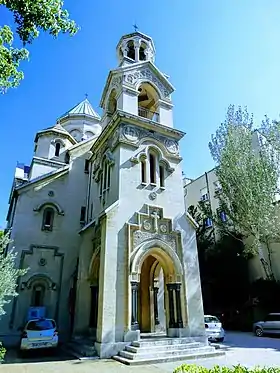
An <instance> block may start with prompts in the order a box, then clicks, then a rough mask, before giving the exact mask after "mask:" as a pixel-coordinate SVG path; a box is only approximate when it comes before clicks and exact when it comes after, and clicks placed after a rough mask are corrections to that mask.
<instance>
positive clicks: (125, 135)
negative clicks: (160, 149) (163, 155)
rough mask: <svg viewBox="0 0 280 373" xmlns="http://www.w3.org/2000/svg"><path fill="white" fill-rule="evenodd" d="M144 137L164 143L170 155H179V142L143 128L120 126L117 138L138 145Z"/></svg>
mask: <svg viewBox="0 0 280 373" xmlns="http://www.w3.org/2000/svg"><path fill="white" fill-rule="evenodd" d="M145 137H147V138H153V139H155V140H157V141H159V142H160V143H161V144H164V147H165V149H166V151H167V152H168V153H169V154H170V155H172V156H179V144H178V142H177V141H175V140H172V139H168V138H166V137H165V136H161V135H159V134H157V133H152V132H149V131H146V130H144V129H138V128H137V127H135V126H132V125H125V126H123V127H122V129H121V133H120V136H119V140H120V141H125V142H128V143H130V144H135V145H138V144H139V142H140V141H141V140H142V139H144V138H145Z"/></svg>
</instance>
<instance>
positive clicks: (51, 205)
mask: <svg viewBox="0 0 280 373" xmlns="http://www.w3.org/2000/svg"><path fill="white" fill-rule="evenodd" d="M46 206H50V207H53V208H54V209H55V210H56V212H57V214H58V215H61V216H64V211H63V209H62V208H61V207H60V206H59V204H58V203H56V202H53V201H45V202H43V203H40V205H38V206H37V207H34V209H33V211H34V212H39V211H41V210H42V209H43V208H44V207H46Z"/></svg>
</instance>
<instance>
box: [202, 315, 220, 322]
mask: <svg viewBox="0 0 280 373" xmlns="http://www.w3.org/2000/svg"><path fill="white" fill-rule="evenodd" d="M204 322H206V323H211V322H220V320H219V319H218V318H217V317H216V316H205V317H204Z"/></svg>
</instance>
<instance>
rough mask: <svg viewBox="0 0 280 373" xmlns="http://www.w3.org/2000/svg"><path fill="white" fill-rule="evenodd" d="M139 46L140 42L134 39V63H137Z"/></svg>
mask: <svg viewBox="0 0 280 373" xmlns="http://www.w3.org/2000/svg"><path fill="white" fill-rule="evenodd" d="M140 45H141V40H140V39H135V40H134V49H135V62H139V51H140Z"/></svg>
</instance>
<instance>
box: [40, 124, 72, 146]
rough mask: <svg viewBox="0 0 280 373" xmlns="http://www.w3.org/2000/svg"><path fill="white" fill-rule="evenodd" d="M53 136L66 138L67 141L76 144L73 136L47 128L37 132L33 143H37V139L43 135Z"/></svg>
mask: <svg viewBox="0 0 280 373" xmlns="http://www.w3.org/2000/svg"><path fill="white" fill-rule="evenodd" d="M53 134H58V135H60V136H62V137H66V138H68V139H69V141H70V142H71V143H72V144H73V145H74V144H76V143H77V141H76V140H75V139H74V137H73V136H71V135H70V133H68V132H66V131H65V132H64V131H60V130H59V129H56V128H47V129H45V130H42V131H39V132H37V133H36V136H35V143H36V142H37V141H38V138H39V137H40V136H43V135H53Z"/></svg>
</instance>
